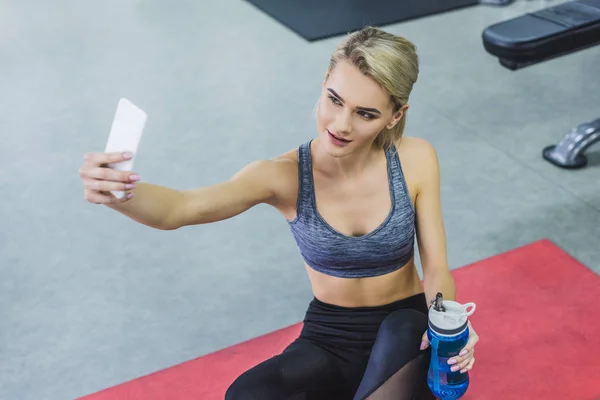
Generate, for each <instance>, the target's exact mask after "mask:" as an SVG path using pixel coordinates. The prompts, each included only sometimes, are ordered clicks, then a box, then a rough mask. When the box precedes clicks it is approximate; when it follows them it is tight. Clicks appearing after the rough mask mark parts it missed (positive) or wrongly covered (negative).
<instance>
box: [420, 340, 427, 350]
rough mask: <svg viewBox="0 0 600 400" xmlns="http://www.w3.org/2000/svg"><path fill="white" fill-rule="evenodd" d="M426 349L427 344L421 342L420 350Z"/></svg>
mask: <svg viewBox="0 0 600 400" xmlns="http://www.w3.org/2000/svg"><path fill="white" fill-rule="evenodd" d="M426 348H427V342H421V350H425V349H426Z"/></svg>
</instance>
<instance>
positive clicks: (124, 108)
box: [104, 99, 148, 199]
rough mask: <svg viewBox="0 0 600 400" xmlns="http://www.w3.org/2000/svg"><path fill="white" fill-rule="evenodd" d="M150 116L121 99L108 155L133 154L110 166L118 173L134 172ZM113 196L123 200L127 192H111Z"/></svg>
mask: <svg viewBox="0 0 600 400" xmlns="http://www.w3.org/2000/svg"><path fill="white" fill-rule="evenodd" d="M147 119H148V116H147V115H146V113H145V112H144V111H143V110H142V109H140V108H139V107H137V106H136V105H135V104H133V103H132V102H131V101H129V100H127V99H120V100H119V104H118V105H117V112H116V113H115V118H114V120H113V123H112V127H111V129H110V134H109V135H108V141H107V142H106V148H105V149H104V151H105V152H106V153H113V152H127V151H128V152H130V153H131V154H133V157H131V158H130V159H129V160H125V161H121V162H118V163H112V164H109V165H108V166H109V167H110V168H113V169H115V170H117V171H132V170H133V162H134V161H135V157H136V154H137V151H138V147H139V145H140V141H141V140H142V133H143V132H144V127H145V126H146V120H147ZM111 193H112V194H113V195H115V196H116V197H117V198H119V199H121V198H123V196H125V192H120V191H111Z"/></svg>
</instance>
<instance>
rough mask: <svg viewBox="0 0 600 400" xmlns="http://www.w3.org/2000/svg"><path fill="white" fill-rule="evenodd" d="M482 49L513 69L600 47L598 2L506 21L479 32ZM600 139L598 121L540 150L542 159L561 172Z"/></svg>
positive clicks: (583, 0) (584, 0)
mask: <svg viewBox="0 0 600 400" xmlns="http://www.w3.org/2000/svg"><path fill="white" fill-rule="evenodd" d="M482 37H483V46H484V48H485V50H486V51H487V52H488V53H490V54H492V55H494V56H496V57H498V59H499V62H500V64H501V65H502V66H503V67H505V68H507V69H509V70H512V71H516V70H519V69H522V68H525V67H528V66H531V65H534V64H537V63H540V62H544V61H547V60H551V59H553V58H557V57H561V56H564V55H567V54H571V53H573V52H576V51H579V50H582V49H585V48H588V47H591V46H595V45H597V44H600V0H577V1H570V2H567V3H562V4H559V5H556V6H553V7H547V8H544V9H541V10H539V11H536V12H532V13H528V14H524V15H522V16H519V17H516V18H513V19H509V20H506V21H503V22H500V23H497V24H494V25H491V26H489V27H487V28H486V29H485V30H484V31H483V35H482ZM598 141H600V118H599V119H596V120H592V121H589V122H585V123H582V124H580V125H579V126H577V127H576V128H574V129H573V130H572V131H571V132H569V133H567V134H566V135H565V137H564V138H563V139H562V140H561V141H560V142H559V143H558V144H556V145H552V146H547V147H545V148H544V149H543V151H542V156H543V158H544V159H545V160H546V161H548V162H550V163H552V164H554V165H556V166H558V167H561V168H571V169H575V168H582V167H584V166H585V165H586V164H587V158H586V157H585V155H584V152H585V150H586V149H587V148H589V147H590V146H591V145H592V144H594V143H596V142H598Z"/></svg>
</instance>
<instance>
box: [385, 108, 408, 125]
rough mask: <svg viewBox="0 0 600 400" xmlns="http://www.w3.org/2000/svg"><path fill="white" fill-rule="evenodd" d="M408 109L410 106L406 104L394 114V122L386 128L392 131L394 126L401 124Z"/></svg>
mask: <svg viewBox="0 0 600 400" xmlns="http://www.w3.org/2000/svg"><path fill="white" fill-rule="evenodd" d="M408 107H409V106H408V104H405V105H403V106H402V107H400V109H399V110H398V111H396V112H395V113H394V115H393V116H392V120H391V121H390V123H389V124H387V125H386V128H387V129H392V128H393V127H394V126H396V124H397V123H398V122H400V120H401V119H402V117H403V116H404V114H406V111H407V110H408Z"/></svg>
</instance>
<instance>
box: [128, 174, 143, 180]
mask: <svg viewBox="0 0 600 400" xmlns="http://www.w3.org/2000/svg"><path fill="white" fill-rule="evenodd" d="M140 179H142V178H140V176H139V175H131V176H130V177H129V180H131V181H139V180H140Z"/></svg>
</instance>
